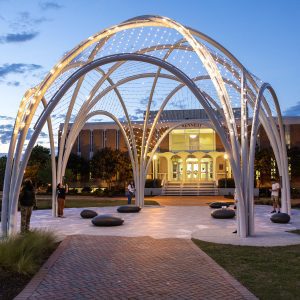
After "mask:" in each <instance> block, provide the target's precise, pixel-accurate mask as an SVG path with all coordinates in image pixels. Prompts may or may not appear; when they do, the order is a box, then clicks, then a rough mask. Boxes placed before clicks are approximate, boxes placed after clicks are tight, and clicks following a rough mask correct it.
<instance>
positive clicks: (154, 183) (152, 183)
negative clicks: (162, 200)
mask: <svg viewBox="0 0 300 300" xmlns="http://www.w3.org/2000/svg"><path fill="white" fill-rule="evenodd" d="M160 187H161V179H146V182H145V188H160Z"/></svg>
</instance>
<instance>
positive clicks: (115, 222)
mask: <svg viewBox="0 0 300 300" xmlns="http://www.w3.org/2000/svg"><path fill="white" fill-rule="evenodd" d="M92 223H93V224H94V225H95V226H120V225H122V224H123V223H124V220H123V219H121V218H118V217H114V216H112V215H98V216H96V217H94V218H93V219H92Z"/></svg>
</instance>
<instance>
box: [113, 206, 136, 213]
mask: <svg viewBox="0 0 300 300" xmlns="http://www.w3.org/2000/svg"><path fill="white" fill-rule="evenodd" d="M140 210H141V208H140V207H139V206H136V205H123V206H120V207H118V209H117V211H118V212H119V213H138V212H139V211H140Z"/></svg>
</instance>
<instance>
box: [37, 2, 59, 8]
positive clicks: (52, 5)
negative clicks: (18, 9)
mask: <svg viewBox="0 0 300 300" xmlns="http://www.w3.org/2000/svg"><path fill="white" fill-rule="evenodd" d="M40 8H41V9H43V10H50V9H55V10H58V9H61V8H63V6H62V5H60V4H58V3H57V2H54V1H46V2H40Z"/></svg>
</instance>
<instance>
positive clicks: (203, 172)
mask: <svg viewBox="0 0 300 300" xmlns="http://www.w3.org/2000/svg"><path fill="white" fill-rule="evenodd" d="M200 167H201V175H200V178H201V179H203V180H208V162H201V166H200Z"/></svg>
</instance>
